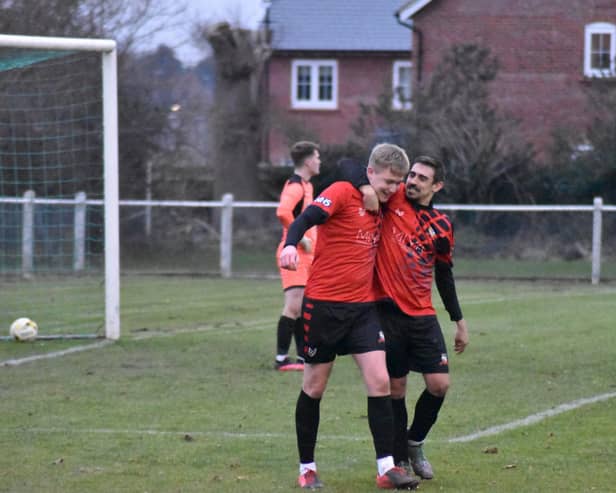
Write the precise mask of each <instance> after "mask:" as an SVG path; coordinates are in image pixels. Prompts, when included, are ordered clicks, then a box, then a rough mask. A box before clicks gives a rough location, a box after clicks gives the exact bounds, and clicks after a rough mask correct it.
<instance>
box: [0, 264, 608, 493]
mask: <svg viewBox="0 0 616 493" xmlns="http://www.w3.org/2000/svg"><path fill="white" fill-rule="evenodd" d="M26 287H27V288H28V289H32V288H33V287H34V288H36V289H35V290H38V291H39V293H38V294H37V296H40V297H43V296H47V298H45V299H46V300H47V301H46V302H45V303H42V304H41V305H40V306H38V307H37V305H36V304H34V303H31V304H30V309H38V310H39V312H37V314H36V317H39V318H40V320H54V321H55V323H56V326H55V327H56V328H57V329H58V330H60V328H61V327H70V326H71V325H74V323H75V322H74V320H75V317H76V316H75V306H78V307H81V309H80V310H81V311H79V314H78V316H79V317H81V318H84V319H87V317H88V314H89V315H90V316H94V313H93V312H94V311H95V310H96V309H97V306H98V304H99V303H100V282H98V281H95V280H93V279H88V278H85V279H80V280H77V281H71V282H70V283H62V282H61V281H59V280H57V279H56V280H52V279H49V280H40V281H39V282H37V283H34V284H30V285H28V286H25V287H23V286H22V287H17V288H16V287H12V284H11V283H9V282H5V283H1V284H0V290H1V291H0V293H1V295H2V296H1V298H0V299H1V300H2V311H3V313H9V314H10V316H13V315H14V314H15V313H18V312H20V310H21V309H22V308H23V305H24V300H23V297H22V296H23V295H24V293H25V292H26V291H23V290H25V289H26ZM20 289H21V290H22V291H21V292H20V291H19V290H20ZM121 289H122V292H121V300H122V301H121V303H122V306H121V313H122V317H121V320H122V338H121V339H120V341H118V342H115V343H106V342H105V341H102V340H94V341H55V340H54V341H36V342H33V343H16V342H12V341H10V342H9V341H4V342H2V343H0V362H1V363H0V364H1V366H0V416H1V417H2V418H1V422H0V450H1V451H2V453H1V454H0V492H19V493H21V492H28V493H29V492H39V491H41V492H94V491H96V492H99V491H100V492H204V491H205V492H221V493H230V492H284V491H298V489H297V487H296V483H295V481H296V476H297V452H296V446H295V435H294V418H293V413H294V407H295V400H296V399H297V395H298V392H299V389H300V385H301V374H298V373H286V374H281V373H277V372H275V371H274V370H273V369H272V363H273V353H274V346H275V326H276V321H277V319H278V316H279V314H280V310H281V307H282V293H281V290H280V286H279V282H278V281H277V280H275V279H273V280H257V279H243V280H240V279H234V280H222V279H218V278H186V277H166V276H165V277H162V276H161V277H156V276H141V277H139V276H123V277H122V288H121ZM458 291H459V295H460V300H461V305H462V308H463V310H464V314H465V318H466V319H467V321H468V325H469V329H470V337H471V342H470V345H469V347H468V349H467V351H466V352H465V353H464V354H463V355H451V358H450V361H451V371H452V388H451V390H450V393H449V394H448V396H447V399H446V402H445V405H444V407H443V409H442V412H441V415H440V419H439V421H438V423H437V425H436V426H435V428H434V430H433V431H432V433H431V434H430V437H429V440H428V443H427V444H426V447H425V448H426V453H427V455H428V457H429V459H430V460H431V462H432V464H433V466H434V469H435V473H436V474H435V479H434V480H432V481H424V482H422V484H421V485H420V491H425V492H441V491H448V492H609V491H614V482H615V480H616V476H615V473H614V469H613V464H614V462H615V461H616V452H615V450H616V420H614V416H616V362H615V358H614V355H615V354H616V335H615V331H614V320H616V286H614V285H613V284H611V283H604V284H601V285H599V286H592V285H590V283H588V282H573V281H560V282H523V281H515V282H513V281H506V282H505V281H485V280H482V281H477V280H462V281H460V282H459V283H458ZM75 296H76V297H78V298H79V299H78V302H77V304H75V303H74V301H75V300H71V299H69V298H71V297H75ZM41 299H42V298H41ZM435 301H438V300H435ZM438 309H439V314H440V315H441V317H440V318H441V322H442V325H443V329H444V332H445V334H446V339H447V342H448V344H449V346H450V347H451V345H452V339H453V324H452V323H450V322H449V321H448V318H447V317H446V314H444V312H443V311H442V307H441V306H440V304H438ZM97 316H98V315H97ZM32 317H33V318H35V315H32ZM84 323H85V322H84ZM7 330H8V328H7ZM54 330H56V329H54ZM45 331H46V326H45V324H42V323H41V333H45ZM81 347H90V349H89V350H85V351H80V352H74V353H70V354H65V355H62V356H57V357H54V358H49V359H40V360H36V361H31V362H27V363H23V364H15V363H16V362H18V361H19V359H21V358H26V357H28V356H41V355H45V354H47V355H49V354H52V353H56V352H59V351H63V350H70V349H73V350H74V349H76V348H77V349H78V348H81ZM421 389H422V385H421V381H420V379H419V378H417V377H416V376H413V378H412V379H411V381H410V384H409V395H410V399H411V403H412V402H413V401H414V399H415V398H416V396H417V395H418V394H419V392H420V391H421ZM597 396H598V397H599V398H600V399H599V400H597V402H594V403H590V404H586V405H582V404H583V402H582V401H580V400H581V399H590V398H593V397H595V398H596V397H597ZM567 403H573V404H574V405H572V409H570V410H568V411H566V412H559V413H557V414H556V415H554V416H548V417H546V418H545V419H542V420H539V421H538V422H536V423H534V424H530V425H524V426H522V425H520V426H517V427H514V428H513V429H510V430H506V431H501V432H497V433H494V434H491V435H488V436H484V437H480V438H473V437H474V434H475V433H477V432H480V431H482V430H487V429H490V428H492V427H496V426H502V425H506V424H508V423H514V422H516V421H517V420H522V419H524V418H526V417H528V416H534V415H537V414H538V413H545V412H546V411H549V410H559V409H562V408H559V406H562V405H564V404H567ZM409 408H410V409H411V408H412V405H409ZM321 416H322V420H321V428H320V434H319V436H320V438H319V442H318V445H317V463H318V465H319V471H320V475H321V478H322V480H323V481H324V483H325V485H326V487H325V489H324V490H323V491H325V492H327V491H331V492H349V493H350V492H360V493H361V492H373V491H376V488H375V485H374V477H375V473H376V471H375V463H374V452H373V449H372V444H371V441H370V435H369V431H368V423H367V417H366V400H365V396H364V390H363V386H362V384H361V381H360V377H359V374H358V372H357V369H356V368H355V367H354V365H353V363H352V360H351V359H350V358H348V357H343V358H340V359H339V360H338V361H337V363H336V365H335V368H334V372H333V375H332V378H331V381H330V385H329V387H328V390H327V392H326V394H325V397H324V399H323V402H322V409H321ZM461 437H462V438H464V437H466V439H467V440H468V441H462V442H459V441H455V439H459V438H461Z"/></svg>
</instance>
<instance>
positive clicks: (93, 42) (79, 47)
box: [0, 35, 120, 340]
mask: <svg viewBox="0 0 616 493" xmlns="http://www.w3.org/2000/svg"><path fill="white" fill-rule="evenodd" d="M0 48H14V49H36V50H69V51H90V52H98V53H100V54H101V59H102V63H101V71H102V112H103V115H102V125H103V129H104V130H103V167H104V186H103V187H104V190H103V193H104V206H103V210H104V251H105V253H104V262H105V269H104V275H105V337H106V338H108V339H114V340H115V339H118V338H119V337H120V261H119V250H120V239H119V213H118V198H119V197H118V95H117V59H116V42H115V41H114V40H111V39H85V38H59V37H45V36H17V35H0Z"/></svg>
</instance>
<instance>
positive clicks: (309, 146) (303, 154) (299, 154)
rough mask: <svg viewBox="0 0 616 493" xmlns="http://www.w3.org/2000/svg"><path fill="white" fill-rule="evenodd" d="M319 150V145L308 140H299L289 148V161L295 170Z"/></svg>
mask: <svg viewBox="0 0 616 493" xmlns="http://www.w3.org/2000/svg"><path fill="white" fill-rule="evenodd" d="M318 150H319V144H316V143H315V142H310V141H309V140H300V141H299V142H296V143H295V144H293V145H292V146H291V159H292V160H293V166H295V167H296V168H297V167H299V166H301V165H302V164H304V159H306V158H307V157H309V156H312V154H313V153H314V151H318Z"/></svg>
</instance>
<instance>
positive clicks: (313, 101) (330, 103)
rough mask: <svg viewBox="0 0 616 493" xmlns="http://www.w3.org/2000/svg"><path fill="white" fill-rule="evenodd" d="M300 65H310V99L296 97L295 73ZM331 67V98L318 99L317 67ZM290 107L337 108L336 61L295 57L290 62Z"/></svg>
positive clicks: (310, 108) (305, 108)
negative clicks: (295, 58)
mask: <svg viewBox="0 0 616 493" xmlns="http://www.w3.org/2000/svg"><path fill="white" fill-rule="evenodd" d="M300 66H309V67H310V99H309V100H304V99H301V100H300V99H298V96H297V73H298V68H299V67H300ZM320 67H331V69H332V99H328V100H321V99H319V86H318V84H319V68H320ZM291 108H293V109H302V110H335V109H338V61H337V60H316V59H297V60H293V61H292V62H291Z"/></svg>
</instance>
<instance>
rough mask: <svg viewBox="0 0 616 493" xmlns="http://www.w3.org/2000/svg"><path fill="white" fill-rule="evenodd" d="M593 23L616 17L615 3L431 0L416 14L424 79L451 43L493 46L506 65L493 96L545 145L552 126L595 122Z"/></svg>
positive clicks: (540, 147)
mask: <svg viewBox="0 0 616 493" xmlns="http://www.w3.org/2000/svg"><path fill="white" fill-rule="evenodd" d="M591 22H612V23H616V1H614V0H569V1H567V2H555V1H553V0H433V1H432V2H431V3H430V4H429V5H428V6H427V7H425V8H424V9H423V10H422V11H420V12H419V13H417V14H416V16H415V17H414V24H415V27H416V28H418V29H419V30H420V31H421V32H422V33H423V80H424V81H426V80H428V79H429V77H430V75H431V73H432V72H433V70H434V68H435V66H436V65H437V64H438V62H439V60H440V59H441V57H442V55H443V53H444V51H446V49H447V48H448V47H450V46H451V45H452V44H455V43H479V44H482V45H484V46H488V47H490V49H491V51H492V54H493V55H496V56H497V57H498V59H499V62H500V66H501V68H500V72H499V76H498V78H497V80H496V81H495V82H494V83H493V85H492V96H493V98H494V100H495V101H496V102H497V103H498V104H499V105H500V107H501V108H502V109H503V110H505V111H507V112H509V113H511V114H513V115H514V116H516V117H517V118H520V119H521V120H522V130H523V132H524V134H525V136H526V137H527V138H528V139H529V140H530V141H531V142H533V143H534V144H535V145H536V147H537V148H538V150H539V151H543V150H545V149H546V147H547V146H548V145H549V142H550V134H551V132H552V129H553V128H554V127H556V126H559V125H561V126H573V127H575V128H578V129H580V131H583V129H584V128H585V126H586V124H587V122H588V121H589V117H590V115H589V114H588V112H587V111H586V97H585V95H584V93H583V89H584V87H585V86H586V85H587V84H588V81H586V80H585V79H584V75H583V65H584V26H585V25H586V24H588V23H591ZM415 39H417V38H415ZM415 48H417V43H415Z"/></svg>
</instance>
